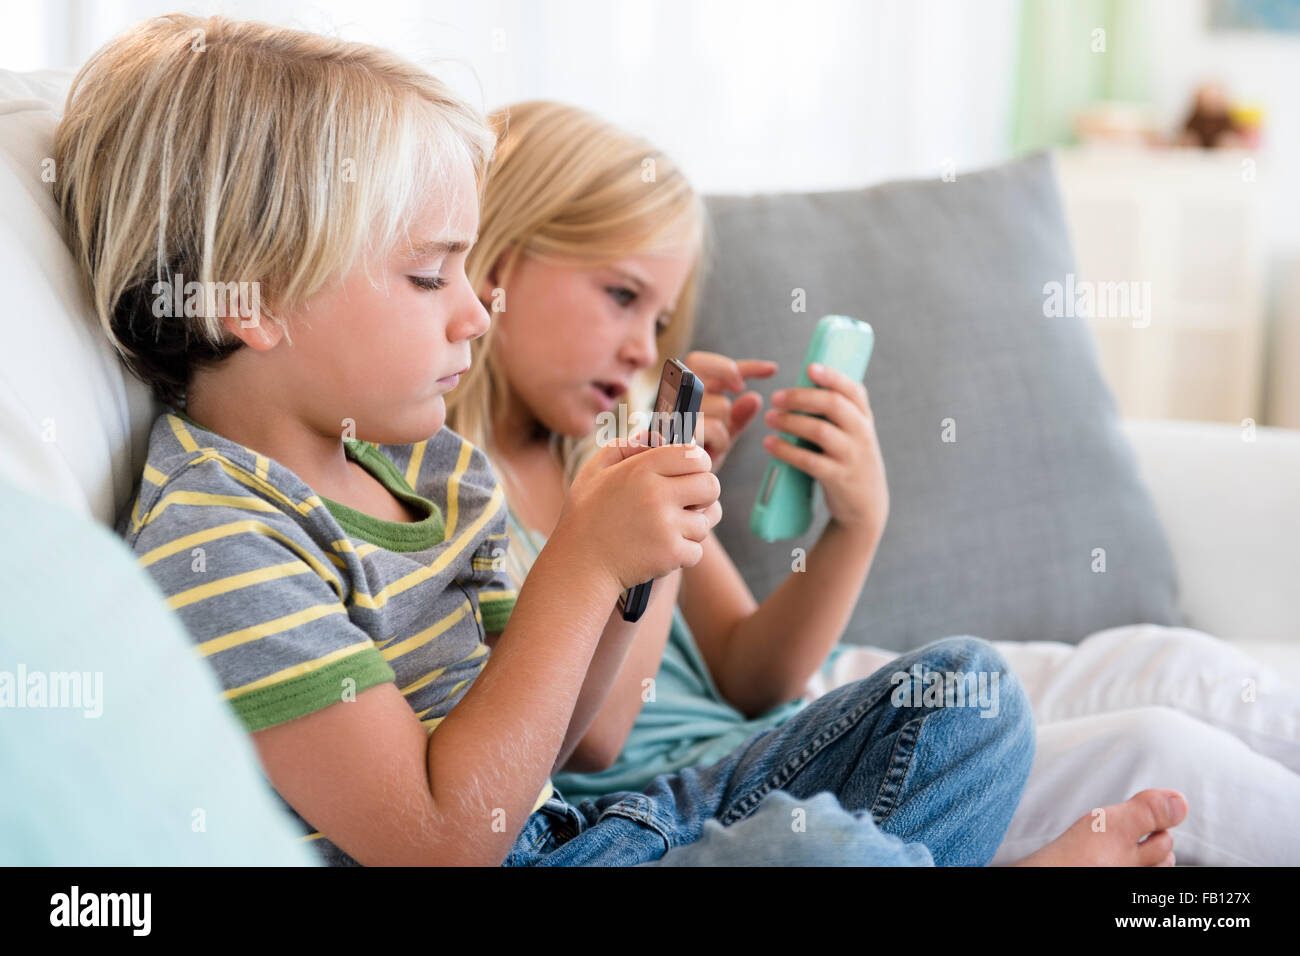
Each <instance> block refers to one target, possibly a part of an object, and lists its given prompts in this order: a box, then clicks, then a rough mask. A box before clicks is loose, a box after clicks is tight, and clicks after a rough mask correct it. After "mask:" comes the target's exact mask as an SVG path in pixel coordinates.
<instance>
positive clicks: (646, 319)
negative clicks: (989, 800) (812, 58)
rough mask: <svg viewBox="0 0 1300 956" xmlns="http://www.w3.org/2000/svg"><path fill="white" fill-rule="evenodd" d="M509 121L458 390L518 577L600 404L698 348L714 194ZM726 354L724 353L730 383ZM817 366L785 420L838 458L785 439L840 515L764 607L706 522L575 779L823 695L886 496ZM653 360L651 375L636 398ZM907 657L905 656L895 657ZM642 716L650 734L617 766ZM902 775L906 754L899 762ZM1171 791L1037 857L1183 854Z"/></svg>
mask: <svg viewBox="0 0 1300 956" xmlns="http://www.w3.org/2000/svg"><path fill="white" fill-rule="evenodd" d="M492 120H493V123H494V124H495V126H496V128H497V129H498V130H499V134H500V138H499V141H498V147H497V154H496V158H495V161H494V166H493V170H492V173H491V175H490V176H489V180H488V183H487V186H486V188H485V194H484V201H483V212H482V219H481V223H480V233H479V235H480V239H479V244H478V246H477V247H476V249H475V251H474V253H473V254H472V255H471V258H470V262H469V264H468V266H467V269H468V274H469V276H470V279H471V281H472V282H473V283H474V285H475V288H476V289H477V291H478V294H479V297H480V300H481V301H482V302H483V303H484V304H485V306H487V307H488V308H490V309H492V310H494V311H495V313H496V314H497V321H496V322H495V323H494V325H493V328H492V329H491V330H490V332H489V333H488V334H487V335H486V336H484V337H483V338H482V339H480V340H478V341H476V343H475V345H474V348H475V357H476V361H475V363H474V369H473V371H472V372H471V373H470V375H469V376H468V378H467V381H466V382H465V384H464V385H463V386H462V388H461V389H460V390H459V391H458V393H457V395H456V396H455V397H454V398H453V399H452V402H451V405H450V407H449V422H450V423H451V425H452V427H453V428H454V429H456V430H457V431H458V432H460V433H461V434H464V435H466V436H468V437H470V439H471V441H473V442H474V443H475V444H478V445H481V446H483V447H485V448H487V449H488V451H489V454H490V456H491V457H492V459H493V461H494V463H495V464H496V466H497V469H498V471H499V473H500V474H501V475H502V476H503V478H504V481H505V485H506V489H507V498H508V501H509V502H510V506H511V530H512V542H511V559H510V560H511V562H513V574H514V576H515V579H516V580H517V581H525V580H527V578H528V576H529V575H528V571H529V567H528V565H529V560H530V559H532V558H533V557H534V556H536V555H538V554H544V553H545V550H546V545H545V542H546V539H547V536H548V535H550V534H551V533H552V529H553V528H554V527H555V526H556V521H557V518H558V516H559V515H560V513H561V506H562V502H563V500H564V493H565V491H564V490H565V486H566V482H567V481H568V479H569V477H570V476H572V475H573V474H574V473H575V471H576V469H577V468H578V467H579V466H580V465H581V462H582V460H583V458H584V457H585V455H586V454H589V453H590V450H591V447H592V433H593V428H594V426H595V425H596V424H597V421H598V418H599V416H600V415H602V414H607V413H609V412H610V411H611V410H612V408H613V405H614V403H615V402H616V401H617V400H619V399H620V398H624V397H625V396H629V397H630V404H631V405H632V407H633V408H638V409H639V408H644V407H648V401H649V395H648V394H646V392H649V393H650V394H652V393H653V386H654V384H655V383H656V382H657V376H658V370H659V361H660V356H661V355H665V354H666V355H674V354H680V352H681V350H682V348H683V342H684V341H685V340H686V338H687V337H688V335H689V329H690V321H691V314H692V308H693V300H694V290H695V286H696V283H697V282H698V281H699V270H700V263H701V261H702V256H703V249H704V246H705V240H704V237H703V235H702V228H703V214H702V209H701V204H700V201H699V198H698V196H696V195H695V193H694V192H693V191H692V190H691V189H690V187H689V185H688V184H687V183H686V181H685V179H684V177H683V176H682V174H681V172H680V171H679V170H678V169H677V168H676V167H675V166H674V165H673V164H672V162H671V160H669V159H668V158H667V157H666V156H664V155H663V154H662V153H660V152H658V151H657V150H655V149H654V147H653V146H651V145H650V144H648V143H646V142H644V141H643V140H640V139H638V138H636V137H633V136H630V135H627V134H625V133H623V132H622V131H619V130H617V129H615V128H613V127H611V126H609V125H608V124H606V123H603V122H601V121H600V120H599V119H598V118H596V117H593V116H591V115H590V114H587V113H585V112H583V111H580V110H577V109H573V108H570V107H567V106H564V105H561V104H556V103H546V102H528V103H520V104H516V105H514V106H512V107H510V108H509V109H507V110H503V111H500V112H498V113H496V114H494V116H493V117H492ZM723 362H725V360H721V361H719V360H718V359H717V358H716V357H714V358H712V359H710V363H711V368H710V369H709V371H711V372H712V374H710V376H709V378H711V379H713V380H714V382H715V384H716V382H717V381H718V380H719V375H718V374H717V372H718V369H719V368H721V364H722V363H723ZM701 367H702V368H703V363H702V366H701ZM733 371H734V366H733ZM641 373H649V378H648V379H645V378H644V377H643V376H641ZM812 374H813V378H814V381H817V382H818V383H820V384H823V385H824V386H826V387H825V389H822V390H815V389H805V390H799V389H795V390H790V391H789V392H787V393H786V400H785V401H784V402H783V404H782V407H783V409H784V410H785V412H786V413H785V414H782V415H781V416H779V417H778V418H777V419H774V420H773V424H774V425H777V426H779V427H780V428H781V429H782V430H784V431H789V432H792V433H795V434H800V435H804V436H805V437H808V438H810V439H813V440H815V441H816V442H818V444H820V445H821V446H822V447H823V449H825V451H826V455H825V456H824V457H819V459H818V460H817V461H813V460H811V459H809V458H808V457H807V453H802V452H800V451H799V450H798V449H795V448H794V447H793V446H791V445H789V444H787V443H778V442H775V441H774V440H773V441H772V442H770V443H769V445H768V447H769V448H770V449H771V450H772V453H773V454H774V455H776V456H777V457H781V458H784V459H785V460H788V461H791V462H792V463H794V464H796V465H800V466H801V467H805V468H807V469H809V470H813V469H815V471H814V474H815V475H816V476H817V477H818V478H819V479H820V480H821V482H822V486H823V488H824V489H825V491H826V497H827V502H828V505H829V507H830V511H831V514H832V520H831V523H830V524H829V525H828V527H827V529H826V531H825V532H824V533H823V535H822V536H821V538H820V540H819V541H818V543H817V546H816V547H815V548H814V549H813V550H812V552H810V554H809V555H808V567H807V572H806V573H803V574H795V575H791V577H790V579H789V580H787V581H786V582H785V584H784V585H783V586H782V587H781V588H779V589H778V590H777V591H776V592H775V593H774V594H773V595H772V596H771V597H770V598H768V599H767V600H766V601H765V602H763V604H762V605H761V606H760V605H757V604H756V602H755V601H754V599H753V597H752V596H751V595H750V594H749V592H748V590H747V588H746V587H745V585H744V582H743V581H742V580H741V579H740V576H739V574H738V573H737V571H736V569H735V567H734V565H732V564H731V562H730V560H729V559H728V558H727V556H726V554H725V553H724V552H723V550H722V548H721V546H720V545H719V544H718V542H717V540H716V539H715V538H714V537H713V536H712V535H711V534H710V535H708V536H706V538H705V541H704V547H703V554H702V557H701V560H700V561H699V562H697V563H696V564H695V565H693V567H692V568H691V572H690V574H689V575H686V576H683V575H679V574H676V573H675V574H672V575H669V576H666V577H665V578H663V579H661V580H659V581H657V582H656V583H655V587H654V590H653V592H652V594H651V601H650V607H649V608H648V609H647V611H646V613H645V615H644V617H643V618H642V620H641V622H640V625H639V629H638V632H637V636H636V638H635V640H634V641H633V642H632V643H631V645H630V647H629V648H628V650H627V652H626V655H625V656H624V655H618V656H617V657H615V656H614V655H611V657H610V659H609V660H607V661H602V667H603V668H606V669H607V674H608V677H606V678H605V680H606V682H607V683H608V684H609V687H610V689H609V693H608V696H607V697H605V698H604V699H603V701H602V702H601V704H600V708H599V712H598V713H597V714H596V715H595V716H594V719H593V720H592V721H591V723H590V726H589V728H588V729H587V730H586V732H585V733H584V734H583V736H582V740H581V742H580V743H579V744H578V745H577V747H576V748H575V749H574V751H573V753H572V754H571V755H570V758H569V760H568V762H567V763H566V764H565V769H566V770H568V771H577V772H579V773H581V772H587V773H591V774H594V779H595V783H594V784H590V785H585V783H586V782H585V781H584V778H583V777H582V776H578V775H574V774H573V773H567V774H562V775H561V779H562V780H563V781H564V782H563V783H561V784H560V789H561V791H562V792H567V791H565V788H566V787H569V786H571V787H573V788H574V791H575V792H578V791H582V792H583V794H584V795H587V794H595V793H598V792H607V791H608V790H609V789H620V790H621V789H626V790H640V789H642V788H645V787H651V786H654V785H656V783H657V782H658V781H659V780H662V779H671V775H672V774H674V773H678V772H680V771H681V770H682V768H684V767H691V766H693V765H697V764H712V763H713V762H715V761H721V762H723V763H725V762H727V761H729V760H730V759H732V754H733V752H734V750H735V748H737V747H744V746H749V745H751V744H752V742H753V741H754V740H762V739H764V738H765V737H767V736H771V735H774V734H778V733H784V732H786V731H788V729H789V727H790V722H791V721H792V720H794V719H797V718H798V717H800V716H803V715H804V714H805V713H806V711H805V702H803V701H801V700H800V699H799V697H800V695H801V694H802V693H803V692H804V689H805V685H806V684H807V682H808V680H809V677H810V676H811V675H812V674H813V673H814V672H815V671H817V669H818V667H819V666H820V665H821V664H822V663H823V661H824V660H825V658H826V656H827V654H828V653H829V652H830V650H831V648H832V646H833V645H834V643H835V642H836V640H837V639H838V638H839V635H840V633H841V632H842V630H843V628H844V625H845V623H846V621H847V619H848V614H849V611H850V610H851V608H852V606H853V603H854V601H855V600H856V598H857V594H858V592H859V591H860V589H861V587H862V583H863V581H864V579H865V576H866V574H867V570H868V568H869V566H870V564H871V560H872V556H873V554H874V551H875V547H876V544H877V542H878V541H879V537H880V533H881V531H882V529H883V527H884V522H885V518H886V516H887V513H888V504H889V502H888V492H887V487H886V483H885V475H884V467H883V463H882V461H881V458H880V450H879V446H878V444H877V442H876V438H875V433H874V428H873V426H872V420H871V412H870V407H869V404H868V402H867V395H866V391H865V389H864V388H863V387H862V385H861V384H860V383H855V382H851V381H848V380H846V379H845V378H844V377H843V376H839V375H837V374H835V373H833V372H831V371H828V370H817V369H813V372H812ZM639 377H641V381H640V384H641V385H642V386H643V387H644V391H642V392H641V393H640V394H634V392H635V391H636V386H637V384H638V378H639ZM748 405H749V406H750V408H749V410H746V409H745V408H744V407H743V404H742V407H741V409H740V411H739V412H738V413H737V427H739V424H740V419H743V418H744V417H745V416H746V415H748V414H752V410H753V402H752V400H748ZM793 411H806V412H814V413H817V414H821V415H825V416H826V417H827V418H828V419H829V422H826V423H822V422H816V423H815V424H814V421H815V420H814V419H811V418H803V417H798V416H792V415H790V414H788V413H789V412H793ZM702 427H705V425H704V423H702ZM679 603H680V610H679V609H678V607H677V605H678V604H679ZM688 624H689V627H688V626H687V625H688ZM670 634H671V635H672V636H671V637H670ZM692 635H694V637H692ZM944 643H946V642H938V645H942V644H944ZM980 643H983V642H980ZM938 645H930V646H931V647H934V646H938ZM907 666H909V665H908V664H907V663H906V656H905V658H904V659H903V660H901V661H900V662H899V665H898V667H899V670H906V668H907ZM872 670H873V671H876V669H875V668H872ZM864 676H865V675H864ZM889 677H890V675H888V674H886V673H885V672H884V671H876V672H875V673H874V674H873V676H872V678H871V679H870V680H864V681H862V682H861V683H860V684H859V685H857V686H858V690H857V694H858V695H859V696H860V697H861V698H870V696H871V695H872V694H879V693H881V692H882V691H884V690H885V689H887V687H888V686H889ZM854 686H855V685H853V684H847V683H846V684H843V685H841V686H840V687H839V688H837V692H843V691H845V690H847V689H849V688H851V687H854ZM823 699H824V698H823ZM813 729H814V737H813V739H811V740H808V741H805V742H804V744H805V745H806V746H815V742H816V739H817V738H816V733H817V732H818V731H820V730H822V728H820V727H816V726H815V725H814V728H813ZM633 731H635V736H636V738H637V740H636V742H635V744H634V752H633V753H632V754H630V755H628V756H627V758H626V759H620V760H619V761H617V762H615V757H616V756H617V755H618V754H619V753H620V751H623V750H624V745H625V742H626V741H627V739H628V736H629V733H630V732H633ZM943 756H944V755H943V754H942V753H939V754H934V755H931V759H934V760H940V759H942V758H943ZM950 756H951V757H952V758H953V759H956V757H955V755H950ZM882 757H883V758H884V759H886V760H888V759H889V757H890V755H888V754H882ZM611 763H615V766H614V767H613V768H612V769H610V770H608V771H607V770H606V768H608V767H610V764H611ZM897 772H898V773H899V774H900V775H901V776H902V777H906V775H907V773H908V772H909V771H908V769H907V767H906V764H905V763H903V764H899V765H897ZM660 773H665V774H668V775H670V776H669V777H668V778H663V777H658V776H657V775H658V774H660ZM971 773H974V771H973V770H966V769H963V770H962V771H961V772H960V774H955V775H954V774H950V775H951V776H955V777H957V778H959V779H964V780H965V781H966V785H968V786H970V787H971V788H972V790H973V791H975V790H978V789H979V788H980V787H981V786H982V784H981V783H978V782H977V781H976V779H975V778H973V777H968V776H966V775H967V774H971ZM1170 799H1172V800H1173V801H1174V808H1173V811H1172V812H1173V817H1174V819H1175V820H1180V819H1181V818H1182V814H1183V813H1184V812H1185V803H1184V801H1183V800H1182V798H1181V796H1179V795H1177V794H1175V793H1173V792H1172V791H1157V790H1150V791H1144V792H1143V793H1140V794H1138V795H1137V796H1135V797H1134V798H1133V799H1131V800H1128V801H1123V802H1118V803H1117V804H1116V806H1113V807H1111V808H1109V811H1110V814H1111V816H1110V819H1111V821H1112V824H1113V825H1112V826H1111V827H1110V828H1109V829H1108V830H1107V831H1106V832H1105V833H1094V832H1092V831H1091V829H1090V827H1089V824H1090V823H1091V819H1092V818H1091V817H1083V818H1081V819H1080V820H1079V821H1078V823H1077V824H1076V825H1075V826H1074V827H1072V828H1071V829H1070V831H1069V832H1068V833H1066V834H1065V836H1063V837H1062V838H1061V839H1060V840H1058V841H1056V842H1054V843H1052V844H1051V845H1050V846H1048V847H1045V848H1043V849H1042V852H1041V853H1040V854H1038V855H1037V856H1035V857H1034V858H1033V860H1034V862H1123V863H1133V864H1136V863H1149V864H1160V863H1172V853H1171V842H1170V840H1169V834H1168V833H1165V832H1159V833H1155V834H1154V835H1152V836H1151V838H1150V839H1148V840H1147V841H1146V842H1145V843H1142V842H1140V841H1142V839H1143V838H1144V837H1147V836H1148V834H1152V833H1153V831H1155V830H1162V829H1163V827H1160V826H1156V825H1154V824H1153V823H1152V817H1151V815H1152V813H1153V807H1155V806H1157V805H1158V806H1159V809H1160V812H1162V813H1163V812H1166V810H1167V807H1166V803H1167V801H1169V800H1170ZM1085 809H1087V808H1085ZM886 815H887V814H886ZM1059 832H1060V830H1058V831H1057V833H1059ZM1052 835H1053V836H1054V835H1056V834H1052ZM717 836H718V838H719V839H725V832H724V833H721V834H718V835H717ZM932 836H933V838H934V839H936V840H942V837H941V836H940V835H939V834H932ZM922 842H925V841H924V840H922ZM1045 842H1046V839H1044V840H1043V841H1040V842H1039V844H1037V846H1035V847H1034V849H1036V850H1037V849H1038V848H1039V847H1042V845H1043V843H1045ZM927 845H930V844H928V843H927ZM931 849H932V850H933V849H934V847H933V846H932V847H931ZM935 855H936V859H938V858H939V856H940V854H939V853H936V854H935Z"/></svg>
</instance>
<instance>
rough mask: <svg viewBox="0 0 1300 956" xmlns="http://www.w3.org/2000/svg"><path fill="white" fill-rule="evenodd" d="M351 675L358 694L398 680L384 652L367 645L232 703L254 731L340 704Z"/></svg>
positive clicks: (244, 721)
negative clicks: (345, 681) (346, 680)
mask: <svg viewBox="0 0 1300 956" xmlns="http://www.w3.org/2000/svg"><path fill="white" fill-rule="evenodd" d="M349 677H350V678H352V680H354V681H356V687H355V688H354V689H353V690H354V692H355V693H357V694H359V693H361V692H362V691H363V690H366V689H367V688H370V687H374V686H376V685H378V684H383V683H385V682H387V681H395V680H396V679H397V675H396V674H394V673H393V669H392V668H391V667H389V666H388V662H387V661H386V660H384V655H383V654H381V653H379V650H378V649H377V648H373V647H368V648H366V649H365V650H363V651H359V652H358V653H356V654H352V655H350V656H348V657H345V658H343V659H342V660H340V661H335V662H334V663H332V664H327V665H326V666H325V667H322V668H321V669H320V670H317V671H312V672H311V673H310V674H303V675H302V676H301V677H291V678H289V680H286V681H283V682H281V683H279V684H272V685H271V686H270V687H262V688H259V689H257V690H255V691H250V692H249V693H247V694H241V695H240V696H238V697H236V698H234V699H233V700H231V702H230V703H231V705H232V706H233V707H234V708H235V714H236V716H238V717H239V719H240V720H241V721H243V723H244V727H245V728H246V729H247V730H248V732H249V733H250V734H251V733H253V732H254V731H258V730H265V729H266V728H267V727H274V726H275V725H276V724H283V723H284V722H285V721H289V720H293V719H294V718H296V717H305V716H307V715H308V714H311V713H315V712H316V711H318V710H322V709H324V708H326V707H328V706H330V704H337V703H338V702H339V701H340V700H342V699H343V681H344V680H345V679H347V678H349Z"/></svg>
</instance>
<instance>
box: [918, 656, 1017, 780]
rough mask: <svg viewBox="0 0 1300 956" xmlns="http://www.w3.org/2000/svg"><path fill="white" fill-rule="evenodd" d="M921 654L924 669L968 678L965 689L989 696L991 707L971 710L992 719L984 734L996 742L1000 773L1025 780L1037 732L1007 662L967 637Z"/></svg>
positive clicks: (982, 717) (1013, 673)
mask: <svg viewBox="0 0 1300 956" xmlns="http://www.w3.org/2000/svg"><path fill="white" fill-rule="evenodd" d="M921 650H922V651H924V652H925V653H924V660H925V664H926V666H928V667H930V668H931V669H933V670H937V671H945V672H953V673H960V674H963V675H967V679H968V685H967V686H969V687H972V688H974V689H975V690H976V691H978V692H992V693H991V699H990V703H991V705H992V706H991V707H986V708H984V709H982V710H981V709H978V708H974V710H975V713H977V714H979V715H980V718H981V719H982V720H983V719H987V718H989V717H993V718H995V719H994V720H993V722H992V723H993V725H992V726H990V727H985V728H984V730H985V733H986V734H989V735H990V736H992V737H993V738H995V739H996V740H997V742H998V744H999V749H1000V751H1001V752H1002V756H1003V759H1004V761H1007V762H1006V763H1004V764H1002V765H1001V766H1000V768H999V769H1000V771H1001V772H1004V773H1007V774H1018V775H1019V776H1020V777H1021V780H1022V782H1023V781H1025V780H1028V778H1029V770H1030V767H1031V766H1032V764H1033V760H1034V750H1035V743H1036V740H1037V729H1036V727H1035V725H1034V713H1033V708H1032V707H1031V705H1030V703H1029V695H1028V694H1026V693H1025V688H1024V685H1022V684H1021V683H1020V678H1019V677H1018V676H1017V675H1016V673H1015V672H1014V671H1013V670H1012V669H1011V666H1010V665H1009V664H1008V663H1007V661H1006V658H1004V657H1003V656H1002V654H1001V653H1000V652H999V651H998V649H997V648H996V647H994V646H993V645H992V644H991V643H990V642H989V641H986V640H984V639H983V638H980V637H975V636H973V635H970V634H963V635H959V636H957V637H947V638H943V639H941V640H938V641H934V642H932V643H931V644H927V645H926V646H925V647H923V648H921ZM970 675H974V678H973V679H971V677H970ZM994 675H996V679H995V678H994ZM981 681H983V682H984V683H981Z"/></svg>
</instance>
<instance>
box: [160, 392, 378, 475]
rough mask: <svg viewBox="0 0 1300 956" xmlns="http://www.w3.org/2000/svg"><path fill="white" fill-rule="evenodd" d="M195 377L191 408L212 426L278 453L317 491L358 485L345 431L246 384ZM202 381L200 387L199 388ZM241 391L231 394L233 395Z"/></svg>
mask: <svg viewBox="0 0 1300 956" xmlns="http://www.w3.org/2000/svg"><path fill="white" fill-rule="evenodd" d="M199 378H200V377H199V376H198V375H196V376H195V381H194V382H191V385H190V388H189V390H188V398H187V403H186V407H185V414H187V415H189V416H190V417H191V418H192V419H194V420H195V421H196V422H198V423H199V424H201V425H202V426H203V427H204V428H206V429H208V430H209V431H213V432H216V433H217V434H218V435H220V436H222V437H223V438H227V439H229V440H230V441H233V442H237V443H238V444H240V445H244V446H246V447H248V448H251V449H252V450H253V451H256V452H259V453H261V454H263V455H266V456H267V457H268V458H273V459H274V460H275V461H277V462H279V463H280V464H281V465H284V467H286V468H288V469H289V470H290V471H292V472H293V473H294V474H296V475H297V476H298V477H299V478H301V479H302V480H303V482H305V483H306V484H307V486H308V487H310V488H311V489H312V490H313V491H315V492H316V493H317V494H320V495H324V496H325V497H326V498H332V499H335V500H341V499H343V498H346V497H348V496H349V495H350V494H351V493H352V491H354V490H355V489H356V488H357V478H358V476H357V474H356V472H357V468H356V467H355V466H354V464H353V463H352V461H351V460H350V459H349V458H348V457H347V453H346V451H345V449H344V446H343V436H342V435H341V434H339V433H337V432H335V433H331V434H325V433H321V432H320V431H318V430H317V429H315V428H313V427H312V426H311V425H310V424H309V423H307V422H304V421H301V420H300V419H298V418H297V417H296V416H294V415H293V414H292V413H283V412H279V413H277V412H272V411H270V410H271V409H273V408H274V407H275V404H274V403H273V402H267V401H261V400H257V399H252V397H251V396H249V397H247V398H245V397H242V396H245V395H246V393H245V392H243V391H240V390H233V391H231V390H226V389H224V388H223V389H222V390H221V392H220V393H218V391H217V390H216V389H214V388H212V383H211V382H210V381H209V382H203V383H201V384H200V382H199ZM196 384H199V385H200V387H198V388H195V385H196ZM232 394H234V395H240V396H241V398H240V399H237V400H230V399H229V398H228V396H229V395H232Z"/></svg>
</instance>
